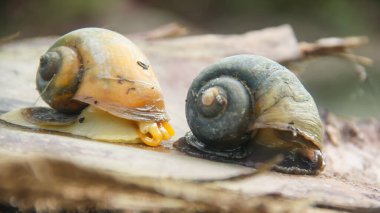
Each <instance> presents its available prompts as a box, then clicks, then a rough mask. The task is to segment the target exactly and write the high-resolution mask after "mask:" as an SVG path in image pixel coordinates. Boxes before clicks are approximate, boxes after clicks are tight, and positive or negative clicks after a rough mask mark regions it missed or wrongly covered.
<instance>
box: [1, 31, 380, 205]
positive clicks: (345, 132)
mask: <svg viewBox="0 0 380 213" xmlns="http://www.w3.org/2000/svg"><path fill="white" fill-rule="evenodd" d="M56 38H57V37H51V38H48V37H47V38H35V39H26V40H20V41H14V42H11V43H6V44H3V45H2V46H0V73H1V78H0V91H2V92H1V93H0V112H2V113H3V112H7V111H10V110H12V109H16V108H20V107H29V106H33V105H44V103H43V102H42V101H41V100H38V92H37V90H36V89H35V84H34V78H35V73H36V70H37V66H38V62H39V56H40V55H42V54H43V53H44V51H46V50H47V49H48V47H49V46H50V45H51V44H52V43H53V42H54V41H55V39H56ZM131 38H132V39H133V40H134V41H135V42H136V43H137V44H138V46H140V47H141V49H142V50H143V51H144V52H145V53H146V54H147V56H148V58H149V59H150V62H151V64H152V66H153V68H154V69H155V71H156V74H157V76H158V78H159V81H160V84H161V87H162V89H163V91H164V95H165V99H166V105H167V110H168V113H169V115H170V117H171V119H172V124H173V126H174V127H175V129H176V132H177V135H176V137H175V138H174V139H173V141H174V140H176V139H177V138H179V137H181V136H183V135H184V133H185V132H186V131H188V129H189V128H188V126H187V123H186V119H185V115H184V103H185V98H186V93H187V89H188V87H189V85H190V83H191V81H192V79H193V78H194V77H195V76H196V75H197V74H198V73H199V72H200V71H201V70H202V69H203V68H204V67H205V66H207V65H208V64H211V63H213V62H215V61H216V60H218V59H220V58H223V57H226V56H229V55H234V54H259V55H263V56H266V57H269V58H271V59H273V60H276V61H279V62H282V61H292V60H300V59H302V57H303V55H302V52H301V50H300V47H299V45H298V42H297V39H296V37H295V35H294V33H293V31H292V29H291V27H290V26H289V25H283V26H279V27H273V28H267V29H264V30H259V31H252V32H247V33H245V34H240V35H197V36H185V37H178V38H161V39H145V38H146V37H138V36H131ZM323 117H324V122H325V126H326V130H327V134H326V146H325V150H324V151H325V154H326V157H327V168H326V171H325V172H323V173H322V174H320V175H318V176H295V175H286V174H280V173H276V172H267V173H265V174H261V175H259V176H253V177H251V178H245V179H242V180H239V181H235V180H234V181H215V182H210V183H206V185H207V186H208V187H212V188H214V187H216V188H223V189H227V190H232V192H234V193H237V192H241V193H242V194H243V195H244V196H246V195H249V196H261V195H267V194H281V196H283V197H285V198H287V199H290V198H298V199H301V200H303V199H307V200H308V202H307V204H305V205H304V206H303V208H306V207H307V206H308V207H307V208H309V207H310V208H312V207H313V206H314V205H319V204H323V205H325V206H348V207H350V208H351V207H352V208H354V207H365V208H369V207H375V206H380V190H379V189H380V184H379V183H380V155H378V154H377V153H378V150H380V134H379V132H380V131H379V130H380V124H379V122H378V121H361V122H353V121H347V120H342V119H340V118H337V117H335V116H334V115H331V114H329V113H324V114H323ZM173 141H170V142H167V143H166V144H164V145H163V146H162V147H158V148H147V147H145V146H143V145H141V146H140V145H137V146H130V145H120V144H112V143H103V142H98V141H91V140H88V139H85V138H75V137H71V136H69V135H64V134H57V133H51V132H46V131H42V132H38V131H32V130H27V129H22V128H19V127H15V126H13V125H9V124H6V123H5V122H1V123H0V153H2V154H1V155H2V156H8V157H5V158H6V159H8V160H7V161H5V162H14V159H21V160H25V161H26V162H28V159H30V158H33V159H35V158H41V157H48V158H50V159H54V160H58V161H62V160H63V161H68V162H69V163H72V164H73V165H76V166H78V167H79V168H85V169H90V170H91V171H98V172H100V173H102V175H106V176H107V175H109V176H110V177H112V178H117V179H121V180H123V178H126V177H135V176H144V177H147V178H152V179H148V180H149V181H154V180H155V179H160V180H165V179H167V178H170V179H177V180H178V179H179V180H191V181H196V180H200V179H202V180H213V179H223V178H228V177H231V176H238V175H239V174H245V173H249V172H252V169H250V168H246V167H242V166H237V165H232V164H224V163H216V162H211V161H206V160H201V159H196V158H192V157H188V156H185V155H183V154H182V153H179V152H177V151H175V150H173V148H172V146H171V144H172V142H173ZM9 156H11V157H9ZM32 162H34V161H32ZM1 166H4V164H1V165H0V168H1V169H5V168H7V167H1ZM27 174H29V173H27ZM73 175H74V174H73ZM65 177H66V176H65ZM66 178H68V179H72V178H75V176H70V174H68V175H67V177H66ZM52 181H53V182H54V180H52ZM3 183H5V182H0V191H1V189H2V188H4V187H6V185H3ZM60 184H64V182H60ZM94 184H95V185H96V182H94ZM62 190H63V189H62ZM83 190H84V191H86V190H88V189H83ZM7 192H9V191H7ZM59 192H60V191H59V190H58V191H54V193H59ZM9 193H12V191H10V192H9ZM30 193H33V190H32V191H31V192H30ZM178 193H180V192H178ZM183 193H184V194H187V193H190V194H191V192H190V191H186V190H184V191H183ZM163 195H164V197H165V195H166V194H165V193H163ZM10 196H11V195H10ZM167 196H168V197H170V196H169V195H167ZM239 196H240V195H239ZM244 196H243V197H244ZM94 199H95V198H94ZM99 199H100V198H99ZM181 199H182V198H181ZM183 200H185V201H186V202H188V201H189V200H186V199H185V198H183V199H182V201H183ZM182 201H181V202H182ZM190 201H191V200H190ZM173 202H174V201H173ZM190 203H191V202H190ZM106 204H107V205H110V203H106ZM182 204H183V203H180V201H178V202H177V203H176V205H182ZM107 205H106V206H107ZM173 205H174V204H173ZM323 205H321V206H323ZM111 207H112V205H111ZM199 208H201V207H199ZM314 210H315V209H314ZM325 211H326V212H327V211H328V210H325Z"/></svg>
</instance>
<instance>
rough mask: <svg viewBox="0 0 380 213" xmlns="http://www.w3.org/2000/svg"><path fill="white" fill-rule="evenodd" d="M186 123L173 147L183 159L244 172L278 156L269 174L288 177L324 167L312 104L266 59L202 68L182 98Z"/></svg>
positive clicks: (291, 79) (281, 69) (248, 57)
mask: <svg viewBox="0 0 380 213" xmlns="http://www.w3.org/2000/svg"><path fill="white" fill-rule="evenodd" d="M186 118H187V122H188V124H189V127H190V129H191V132H189V133H187V134H186V135H185V137H183V138H181V139H179V140H178V141H177V142H176V143H175V144H174V146H175V147H176V148H177V149H179V150H180V151H183V152H185V153H187V154H189V155H192V156H196V157H202V158H206V159H211V160H217V161H223V162H231V163H237V164H241V165H245V166H250V167H258V166H259V165H261V164H262V163H264V162H266V161H268V160H271V159H273V158H274V157H275V156H277V155H282V156H283V160H282V161H281V162H280V163H278V164H277V165H275V166H274V169H275V170H277V171H280V172H285V173H293V174H317V173H319V172H320V171H322V170H323V168H324V167H325V162H324V156H323V154H322V152H321V149H322V138H323V126H322V122H321V120H320V117H319V114H318V109H317V107H316V104H315V103H314V100H313V98H312V97H311V95H310V94H309V93H308V92H307V91H306V89H305V88H304V87H303V86H302V84H301V82H300V81H299V80H298V78H297V77H296V76H295V75H294V74H293V73H292V72H290V71H289V70H287V69H286V68H285V67H283V66H281V65H279V64H278V63H276V62H274V61H272V60H269V59H267V58H264V57H260V56H254V55H238V56H231V57H227V58H225V59H222V60H221V61H219V62H217V63H215V64H213V65H210V66H209V67H207V68H205V69H204V70H203V71H202V72H201V73H200V74H199V75H198V76H197V77H196V78H195V79H194V81H193V83H192V85H191V87H190V89H189V92H188V94H187V99H186Z"/></svg>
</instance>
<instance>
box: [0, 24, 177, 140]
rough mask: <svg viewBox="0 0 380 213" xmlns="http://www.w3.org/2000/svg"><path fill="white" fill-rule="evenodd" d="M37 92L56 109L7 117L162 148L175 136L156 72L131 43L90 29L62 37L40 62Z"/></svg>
mask: <svg viewBox="0 0 380 213" xmlns="http://www.w3.org/2000/svg"><path fill="white" fill-rule="evenodd" d="M36 84H37V90H38V91H39V93H40V95H41V97H42V99H43V100H44V101H45V102H46V103H47V104H48V105H49V106H51V108H52V109H50V108H45V107H31V108H27V109H22V110H19V111H16V112H10V113H7V114H5V115H4V116H2V119H4V120H6V121H8V122H10V123H14V124H18V125H22V126H26V127H30V128H42V129H48V130H55V131H60V132H68V133H71V134H74V135H80V136H85V137H89V138H93V139H97V140H105V141H112V142H136V141H139V140H138V138H140V139H141V140H142V141H143V142H144V143H145V144H147V145H150V146H157V145H159V144H160V143H161V141H162V140H168V139H170V138H171V137H172V136H173V135H174V130H173V128H172V127H171V126H170V124H169V123H168V115H167V113H166V110H165V104H164V98H163V94H162V91H161V88H160V86H159V84H158V80H157V78H156V76H155V74H154V71H153V68H152V66H151V65H150V63H149V61H148V59H147V58H146V57H145V56H144V54H143V53H142V52H141V51H140V50H139V49H138V48H137V47H136V46H135V45H134V44H133V43H132V42H131V41H130V40H128V39H127V38H126V37H124V36H122V35H120V34H118V33H116V32H113V31H110V30H106V29H99V28H84V29H79V30H75V31H73V32H70V33H68V34H66V35H64V36H62V37H60V38H59V39H58V40H57V41H56V42H55V43H54V44H53V46H52V47H50V48H49V50H48V51H47V52H46V53H45V54H44V55H43V56H41V58H40V66H39V68H38V72H37V76H36Z"/></svg>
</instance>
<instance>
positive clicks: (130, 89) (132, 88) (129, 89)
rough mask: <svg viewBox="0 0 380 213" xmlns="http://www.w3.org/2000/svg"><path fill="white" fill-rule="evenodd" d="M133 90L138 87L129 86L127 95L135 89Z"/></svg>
mask: <svg viewBox="0 0 380 213" xmlns="http://www.w3.org/2000/svg"><path fill="white" fill-rule="evenodd" d="M133 90H136V88H134V87H131V88H128V90H127V95H128V94H129V92H130V91H133Z"/></svg>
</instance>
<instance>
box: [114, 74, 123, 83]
mask: <svg viewBox="0 0 380 213" xmlns="http://www.w3.org/2000/svg"><path fill="white" fill-rule="evenodd" d="M116 77H117V78H118V79H117V83H119V84H123V81H124V80H125V79H124V78H123V77H121V76H120V75H118V76H116Z"/></svg>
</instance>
